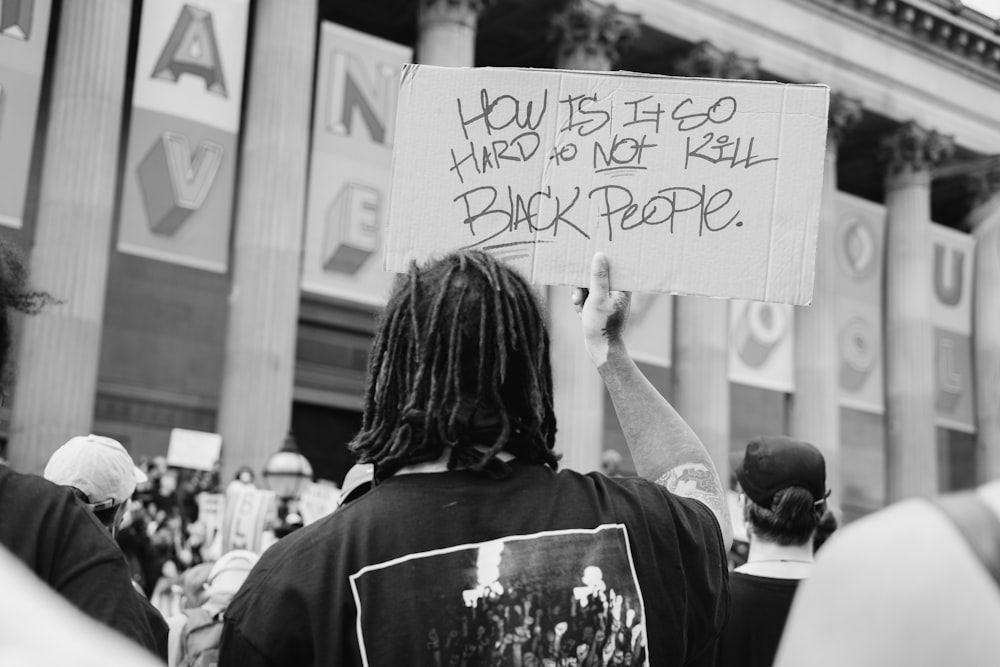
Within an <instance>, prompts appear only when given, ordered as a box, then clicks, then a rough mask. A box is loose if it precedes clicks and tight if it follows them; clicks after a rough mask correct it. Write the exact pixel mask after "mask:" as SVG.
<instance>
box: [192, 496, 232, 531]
mask: <svg viewBox="0 0 1000 667" xmlns="http://www.w3.org/2000/svg"><path fill="white" fill-rule="evenodd" d="M195 500H196V501H197V502H198V521H199V522H200V523H201V524H202V525H204V526H205V544H211V543H212V542H213V541H214V540H215V536H216V534H217V533H219V531H221V530H222V522H223V520H224V519H225V515H226V496H225V495H223V494H221V493H199V494H198V495H197V496H195Z"/></svg>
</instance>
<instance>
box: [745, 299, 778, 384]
mask: <svg viewBox="0 0 1000 667" xmlns="http://www.w3.org/2000/svg"><path fill="white" fill-rule="evenodd" d="M787 331H788V321H787V319H786V317H785V312H784V311H783V310H781V309H780V308H778V307H776V306H774V305H772V304H770V303H762V302H760V301H752V302H750V304H749V305H747V308H746V310H744V311H743V317H741V318H740V321H739V323H738V324H737V325H736V330H735V331H734V335H735V337H736V350H737V352H738V354H739V356H740V359H742V360H743V362H744V363H745V364H747V365H748V366H753V367H755V368H759V367H760V366H763V365H764V363H765V362H766V361H767V359H768V357H770V356H771V352H773V351H774V348H775V347H777V345H778V343H779V342H781V340H782V339H783V338H784V337H785V334H786V333H787Z"/></svg>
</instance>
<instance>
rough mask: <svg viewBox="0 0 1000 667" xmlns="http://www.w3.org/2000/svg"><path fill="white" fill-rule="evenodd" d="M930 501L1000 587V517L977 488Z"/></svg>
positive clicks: (999, 587)
mask: <svg viewBox="0 0 1000 667" xmlns="http://www.w3.org/2000/svg"><path fill="white" fill-rule="evenodd" d="M931 502H933V503H934V505H935V506H936V507H937V508H938V509H939V510H941V512H943V513H944V515H945V516H947V517H948V519H950V520H951V522H952V523H953V524H954V525H955V527H956V528H957V529H958V532H960V533H961V534H962V536H963V537H964V538H965V541H966V543H968V545H969V548H971V549H972V552H973V553H974V554H976V558H978V559H979V562H981V563H982V565H983V567H984V568H986V571H987V572H988V573H989V575H990V576H991V577H992V578H993V582H994V583H995V584H996V585H997V588H998V589H1000V518H997V515H996V513H995V512H994V511H993V510H992V509H991V508H990V506H989V505H987V504H986V503H985V502H983V500H982V499H981V498H980V497H979V496H978V495H977V494H976V492H975V491H963V492H961V493H954V494H950V495H947V496H942V497H940V498H935V499H933V500H932V501H931Z"/></svg>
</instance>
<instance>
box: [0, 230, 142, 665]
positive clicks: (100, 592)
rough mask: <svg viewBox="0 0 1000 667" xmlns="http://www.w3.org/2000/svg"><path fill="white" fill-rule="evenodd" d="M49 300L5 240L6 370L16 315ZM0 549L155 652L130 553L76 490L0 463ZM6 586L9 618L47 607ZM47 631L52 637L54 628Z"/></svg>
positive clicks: (2, 352)
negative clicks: (128, 559) (31, 281)
mask: <svg viewBox="0 0 1000 667" xmlns="http://www.w3.org/2000/svg"><path fill="white" fill-rule="evenodd" d="M47 301H48V302H51V301H52V299H51V298H50V297H48V296H47V295H45V294H42V293H39V292H37V291H33V290H31V289H30V288H29V287H28V286H27V272H26V270H25V268H24V265H23V263H22V261H21V259H20V257H19V255H18V253H17V252H16V251H15V250H14V249H13V248H12V247H11V246H10V245H9V244H7V243H6V242H4V241H2V240H0V372H2V371H3V370H5V369H6V368H7V361H8V356H9V353H10V348H11V341H12V327H11V318H12V314H13V313H14V312H20V313H27V314H31V313H34V312H37V310H38V309H39V308H40V307H42V306H43V305H45V303H46V302H47ZM54 307H58V306H54ZM0 545H2V546H3V547H5V548H6V549H7V550H9V551H10V553H11V554H13V555H14V556H15V557H16V558H17V559H19V560H20V561H21V562H22V563H24V564H25V565H26V566H27V567H28V569H29V570H31V571H32V572H34V573H35V575H37V576H38V577H39V578H40V579H41V580H42V581H44V582H45V583H46V584H48V585H49V586H50V587H51V588H53V589H54V590H55V591H56V592H58V593H59V594H60V595H62V596H63V597H64V598H65V599H66V600H68V601H69V602H70V603H72V604H73V605H74V606H76V607H77V608H78V609H80V610H81V611H83V612H84V613H85V614H87V615H88V616H90V617H92V618H94V619H96V620H98V621H100V622H102V623H104V624H105V625H107V626H109V627H111V628H114V629H115V630H117V631H119V632H121V633H122V634H124V635H126V636H127V637H129V638H130V639H132V640H134V641H135V642H137V643H139V644H140V645H142V646H144V647H145V648H147V649H149V650H150V651H154V652H155V651H156V650H157V642H156V636H155V634H154V632H153V629H152V628H151V627H150V624H149V618H148V616H147V615H146V613H145V612H144V609H143V607H142V600H141V596H139V595H138V594H137V593H136V592H135V591H134V590H133V588H132V583H131V580H130V577H129V573H128V566H127V564H126V563H125V558H124V556H123V555H122V553H121V551H120V550H119V549H118V547H117V546H116V545H115V543H114V541H113V540H112V539H111V535H110V533H109V532H108V531H107V530H105V529H104V528H103V527H102V525H101V523H100V522H99V521H98V520H97V518H96V517H95V516H94V514H93V513H92V512H91V511H89V510H88V509H87V508H86V507H84V506H83V505H82V504H81V503H80V502H79V501H78V500H77V498H76V495H75V493H74V492H73V491H72V490H71V489H69V488H65V487H60V486H57V485H55V484H53V483H52V482H49V481H48V480H45V479H43V478H41V477H38V476H35V475H25V474H21V473H17V472H15V471H14V470H12V469H10V468H9V467H7V466H6V465H3V466H0ZM2 569H3V568H0V570H2ZM0 588H2V590H3V594H2V595H0V608H2V609H3V610H4V612H5V613H10V610H11V607H12V606H13V608H14V609H15V610H18V611H20V610H21V609H26V608H28V607H29V606H32V607H33V608H38V605H43V606H44V603H42V602H41V601H38V600H33V599H19V598H18V596H17V595H12V593H11V589H10V588H8V587H7V586H3V587H0ZM27 594H28V595H31V593H27ZM34 618H35V620H36V621H37V616H36V617H34ZM44 627H45V628H46V637H47V639H48V640H51V638H52V628H53V626H51V625H48V624H47V625H45V626H44ZM5 664H6V663H5Z"/></svg>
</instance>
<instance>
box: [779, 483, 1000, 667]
mask: <svg viewBox="0 0 1000 667" xmlns="http://www.w3.org/2000/svg"><path fill="white" fill-rule="evenodd" d="M997 622H1000V596H998V595H997V591H996V586H995V584H994V583H993V581H992V580H991V579H990V577H989V575H988V574H987V573H986V571H985V570H984V569H983V568H982V566H981V565H980V564H979V563H978V561H977V560H976V558H975V556H974V555H973V553H972V552H971V550H970V549H969V547H968V546H967V545H966V543H965V541H964V538H963V537H962V536H961V535H960V534H959V533H958V531H957V529H956V528H955V527H954V526H953V525H952V524H951V522H950V521H949V520H948V519H947V518H946V517H945V516H944V515H943V514H942V513H941V512H940V511H939V510H938V509H937V508H935V507H934V506H933V505H932V504H931V503H929V502H927V501H925V500H910V501H905V502H901V503H898V504H896V505H893V506H890V507H889V508H887V509H885V510H882V511H880V512H877V513H875V514H874V515H872V516H870V517H867V518H864V519H861V520H859V521H857V522H855V523H852V524H850V525H848V526H846V527H845V528H843V529H841V530H840V531H838V532H837V533H836V534H835V535H834V536H833V538H831V540H830V541H829V542H828V543H827V544H826V545H824V547H823V550H822V551H821V552H820V554H819V557H818V559H817V563H816V567H815V569H814V571H813V574H812V576H811V577H810V578H809V579H807V580H806V581H804V582H803V583H802V585H801V587H800V591H799V594H798V596H797V597H796V601H795V603H794V607H793V612H792V616H791V619H790V621H789V625H788V628H787V630H786V635H785V637H786V640H785V643H784V644H783V646H782V652H781V654H780V655H779V662H778V664H780V665H785V666H787V665H797V664H802V662H801V661H802V660H803V659H805V657H806V656H811V660H812V664H817V665H831V666H832V665H837V664H855V665H859V666H864V665H882V664H912V665H936V664H983V663H978V662H975V661H974V658H970V657H969V656H968V655H966V656H965V657H962V656H961V655H960V653H962V652H968V651H972V653H975V652H976V651H979V650H982V649H983V648H984V647H983V646H981V645H982V644H983V643H989V644H990V648H989V650H990V652H993V653H994V654H995V653H996V652H1000V637H996V633H995V632H994V631H992V630H990V629H989V628H995V626H996V623H997ZM832 627H836V628H838V631H837V633H836V635H837V637H838V639H837V640H836V641H835V640H834V639H833V637H832V636H831V633H830V628H832ZM913 628H921V629H922V630H923V631H922V632H917V633H914V632H913ZM948 638H951V639H948ZM952 640H956V641H952ZM955 644H961V646H960V647H958V646H956V645H955ZM817 653H821V654H822V655H823V659H822V661H820V662H816V660H817V659H818V658H817V657H816V654H817ZM970 659H971V660H973V661H972V662H969V661H968V660H970Z"/></svg>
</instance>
